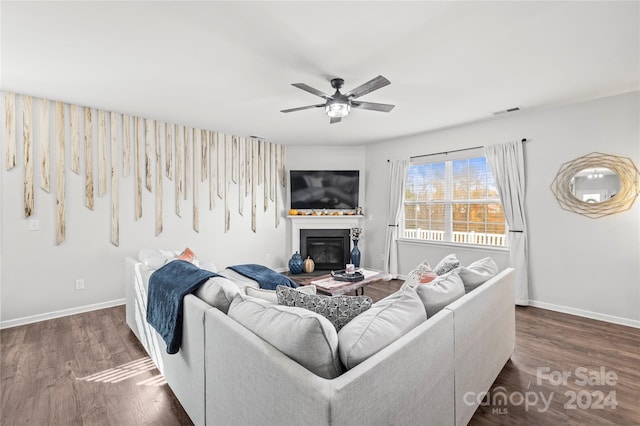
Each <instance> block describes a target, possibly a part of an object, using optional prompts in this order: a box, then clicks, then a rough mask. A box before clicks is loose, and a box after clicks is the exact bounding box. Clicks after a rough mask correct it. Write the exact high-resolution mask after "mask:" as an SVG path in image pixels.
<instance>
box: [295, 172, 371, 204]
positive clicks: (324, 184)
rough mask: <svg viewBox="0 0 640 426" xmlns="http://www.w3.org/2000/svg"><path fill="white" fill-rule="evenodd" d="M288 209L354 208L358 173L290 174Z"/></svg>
mask: <svg viewBox="0 0 640 426" xmlns="http://www.w3.org/2000/svg"><path fill="white" fill-rule="evenodd" d="M289 182H290V184H291V208H292V209H300V210H304V209H345V210H353V209H355V208H356V207H358V195H359V189H360V171H359V170H291V171H290V179H289Z"/></svg>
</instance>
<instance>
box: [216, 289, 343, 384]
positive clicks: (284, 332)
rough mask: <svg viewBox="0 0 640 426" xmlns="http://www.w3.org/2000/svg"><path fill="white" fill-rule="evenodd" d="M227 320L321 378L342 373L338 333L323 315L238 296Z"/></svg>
mask: <svg viewBox="0 0 640 426" xmlns="http://www.w3.org/2000/svg"><path fill="white" fill-rule="evenodd" d="M229 317H231V318H233V319H234V320H236V321H237V322H239V323H240V324H242V325H243V326H245V327H246V328H248V329H249V330H251V331H252V332H253V333H255V334H257V335H258V336H260V337H261V338H262V339H264V340H266V341H267V342H269V343H270V344H271V345H273V346H275V347H276V348H277V349H278V350H279V351H281V352H282V353H284V354H285V355H286V356H288V357H289V358H291V359H293V360H294V361H296V362H297V363H298V364H300V365H302V366H303V367H305V368H306V369H307V370H309V371H311V372H312V373H314V374H317V375H318V376H320V377H323V378H325V379H333V378H335V377H338V376H339V375H340V374H341V373H342V365H341V364H340V357H339V355H338V333H337V332H336V329H335V328H334V327H333V325H331V323H330V322H329V320H327V319H326V318H324V317H323V316H322V315H319V314H316V313H315V312H311V311H309V310H307V309H302V308H295V307H289V306H282V305H272V304H270V303H269V302H267V301H266V300H261V299H257V298H254V297H251V298H246V299H243V298H242V295H241V294H239V295H238V296H236V297H235V298H234V299H233V302H232V303H231V306H230V307H229Z"/></svg>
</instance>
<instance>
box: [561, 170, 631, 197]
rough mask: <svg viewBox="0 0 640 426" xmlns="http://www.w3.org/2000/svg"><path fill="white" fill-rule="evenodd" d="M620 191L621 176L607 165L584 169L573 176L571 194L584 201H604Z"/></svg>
mask: <svg viewBox="0 0 640 426" xmlns="http://www.w3.org/2000/svg"><path fill="white" fill-rule="evenodd" d="M619 191H620V176H618V175H617V174H616V172H614V171H613V170H611V169H608V168H606V167H590V168H586V169H582V170H580V171H579V172H578V173H576V174H575V175H573V177H572V178H571V194H573V196H574V197H575V198H577V199H578V200H579V201H582V202H584V203H602V202H604V201H607V200H610V199H611V198H613V197H615V196H616V195H618V192H619Z"/></svg>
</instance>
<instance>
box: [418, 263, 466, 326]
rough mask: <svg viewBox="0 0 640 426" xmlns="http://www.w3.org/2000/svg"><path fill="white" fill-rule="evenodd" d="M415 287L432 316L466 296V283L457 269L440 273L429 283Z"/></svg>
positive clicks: (428, 313) (428, 314) (429, 315)
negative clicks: (443, 273)
mask: <svg viewBox="0 0 640 426" xmlns="http://www.w3.org/2000/svg"><path fill="white" fill-rule="evenodd" d="M415 289H416V293H418V296H420V299H421V300H422V303H423V304H424V307H425V309H426V310H427V316H428V317H432V316H433V315H435V314H436V313H438V311H439V310H440V309H442V308H444V307H445V306H447V305H448V304H449V303H451V302H453V301H454V300H457V299H459V298H460V297H462V296H464V284H462V279H460V276H459V275H458V272H457V271H455V270H454V271H451V272H449V273H447V274H445V275H440V276H439V277H438V278H436V279H435V280H433V281H431V282H430V283H429V284H424V285H419V286H416V288H415Z"/></svg>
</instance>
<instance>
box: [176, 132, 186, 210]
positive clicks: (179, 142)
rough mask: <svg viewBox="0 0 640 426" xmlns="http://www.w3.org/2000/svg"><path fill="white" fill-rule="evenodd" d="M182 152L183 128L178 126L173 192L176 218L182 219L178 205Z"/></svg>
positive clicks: (180, 199) (180, 188)
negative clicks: (174, 192)
mask: <svg viewBox="0 0 640 426" xmlns="http://www.w3.org/2000/svg"><path fill="white" fill-rule="evenodd" d="M183 152H184V127H183V126H178V127H177V133H176V167H175V182H176V186H175V190H176V216H178V217H182V213H181V211H180V203H181V202H182V190H183V189H182V185H183V179H182V177H183V176H182V157H183V155H182V154H183Z"/></svg>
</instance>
